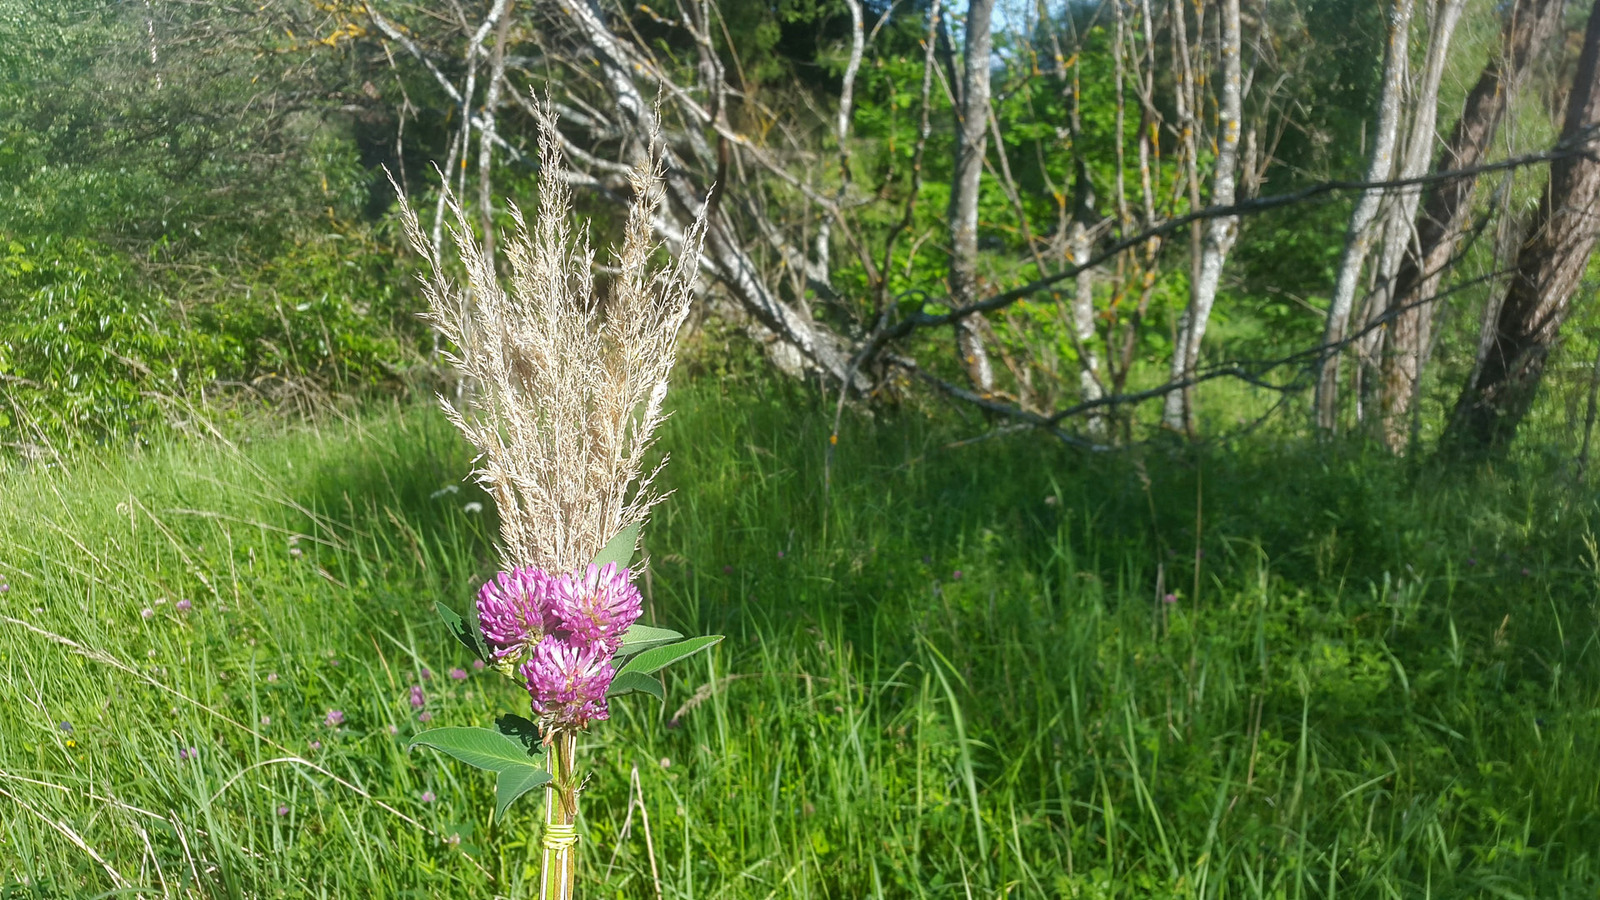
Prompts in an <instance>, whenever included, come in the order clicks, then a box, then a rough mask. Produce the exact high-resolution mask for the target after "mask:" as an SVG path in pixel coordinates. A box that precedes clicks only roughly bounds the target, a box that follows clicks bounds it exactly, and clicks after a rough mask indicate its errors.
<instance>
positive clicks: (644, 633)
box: [616, 625, 683, 659]
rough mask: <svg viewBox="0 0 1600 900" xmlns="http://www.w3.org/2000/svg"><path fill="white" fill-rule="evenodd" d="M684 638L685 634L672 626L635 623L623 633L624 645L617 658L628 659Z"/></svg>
mask: <svg viewBox="0 0 1600 900" xmlns="http://www.w3.org/2000/svg"><path fill="white" fill-rule="evenodd" d="M681 640H683V635H681V634H679V633H677V632H676V631H673V630H671V629H670V628H652V627H650V626H649V625H634V626H633V627H632V628H629V629H628V630H627V631H624V632H623V633H622V646H621V647H619V648H618V649H617V653H616V655H617V658H618V659H626V658H627V657H630V656H632V655H634V654H635V653H638V652H640V651H641V650H649V649H650V648H651V647H659V646H661V645H662V644H670V643H672V642H673V641H681Z"/></svg>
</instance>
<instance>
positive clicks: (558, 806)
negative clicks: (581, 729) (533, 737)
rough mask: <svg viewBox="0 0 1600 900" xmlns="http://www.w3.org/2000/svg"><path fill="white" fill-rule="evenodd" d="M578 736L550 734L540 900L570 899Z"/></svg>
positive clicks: (565, 732) (566, 731) (575, 840)
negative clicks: (575, 758)
mask: <svg viewBox="0 0 1600 900" xmlns="http://www.w3.org/2000/svg"><path fill="white" fill-rule="evenodd" d="M577 750H578V733H577V732H576V731H572V730H570V729H563V730H561V731H557V732H555V733H553V734H551V735H550V743H549V745H548V753H549V766H550V786H549V787H548V788H546V789H545V808H544V874H543V876H542V877H541V878H540V888H539V897H540V900H571V898H572V882H573V874H574V871H575V870H576V868H577V866H576V861H575V859H574V855H575V854H574V850H575V849H576V847H577V843H578V832H577V825H578V778H577V775H576V774H574V766H573V762H574V757H575V756H576V755H577Z"/></svg>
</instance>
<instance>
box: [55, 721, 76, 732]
mask: <svg viewBox="0 0 1600 900" xmlns="http://www.w3.org/2000/svg"><path fill="white" fill-rule="evenodd" d="M56 727H57V728H60V729H61V730H62V731H64V732H66V733H67V734H71V733H72V723H71V722H68V721H65V720H63V721H62V722H61V724H60V725H58V726H56Z"/></svg>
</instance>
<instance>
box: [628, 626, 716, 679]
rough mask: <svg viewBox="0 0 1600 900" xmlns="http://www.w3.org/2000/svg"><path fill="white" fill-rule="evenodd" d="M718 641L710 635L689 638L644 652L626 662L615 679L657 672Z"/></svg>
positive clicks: (714, 635) (714, 636) (713, 635)
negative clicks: (632, 673)
mask: <svg viewBox="0 0 1600 900" xmlns="http://www.w3.org/2000/svg"><path fill="white" fill-rule="evenodd" d="M720 640H722V635H720V634H711V635H706V636H705V637H697V638H690V639H688V640H687V641H681V642H679V643H676V644H668V645H666V646H665V647H656V648H654V649H652V650H646V651H644V652H643V653H640V654H639V655H638V656H635V657H634V658H633V659H631V660H628V664H627V665H625V666H623V667H622V668H621V669H620V670H618V671H617V678H621V677H622V676H624V675H626V674H628V673H630V672H638V673H640V674H643V675H650V674H652V673H655V672H659V671H661V670H662V669H664V668H666V667H667V666H670V665H672V664H673V663H675V662H677V661H678V660H680V659H686V658H688V657H690V656H693V655H695V654H696V653H699V652H700V651H701V650H704V649H705V648H707V647H709V646H711V645H712V644H715V643H716V642H718V641H720Z"/></svg>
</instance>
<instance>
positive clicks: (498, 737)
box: [410, 715, 550, 818]
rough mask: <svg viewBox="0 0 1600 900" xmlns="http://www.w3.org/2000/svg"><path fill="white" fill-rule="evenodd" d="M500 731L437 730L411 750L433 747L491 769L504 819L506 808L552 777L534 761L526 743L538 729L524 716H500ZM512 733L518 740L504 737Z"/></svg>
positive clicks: (497, 807) (498, 810)
mask: <svg viewBox="0 0 1600 900" xmlns="http://www.w3.org/2000/svg"><path fill="white" fill-rule="evenodd" d="M497 724H498V725H499V726H500V730H498V731H496V730H491V729H488V728H462V727H452V728H434V729H430V730H428V731H424V732H422V733H421V734H419V735H417V736H416V737H414V738H412V739H411V744H410V746H412V747H431V748H433V749H434V750H440V751H443V752H445V753H448V754H450V755H451V756H454V757H455V758H456V759H459V760H461V761H462V762H464V763H466V764H467V765H469V766H476V767H478V768H480V769H488V770H489V771H491V772H494V773H495V775H496V777H495V789H494V792H495V809H494V814H495V817H496V818H504V817H505V814H506V808H507V807H509V806H510V805H511V804H512V802H513V801H515V800H516V799H517V798H518V797H521V796H522V795H523V794H526V793H527V792H528V791H531V790H533V789H534V788H536V787H538V786H539V785H541V784H545V783H546V782H548V781H549V780H550V773H549V772H547V771H545V770H544V769H543V768H541V767H540V766H539V765H538V764H537V763H536V762H535V757H533V756H532V755H531V754H532V751H533V747H534V746H537V743H535V744H533V745H532V746H530V745H529V744H528V743H527V735H528V733H529V732H528V729H529V728H532V729H533V731H532V734H533V735H535V736H537V734H538V729H537V727H535V726H534V725H533V723H532V722H529V721H528V720H527V719H523V718H522V717H521V716H511V715H507V716H501V717H500V722H498V723H497ZM506 731H510V732H511V733H512V734H514V735H516V736H515V737H512V736H508V734H506V733H503V732H506Z"/></svg>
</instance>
